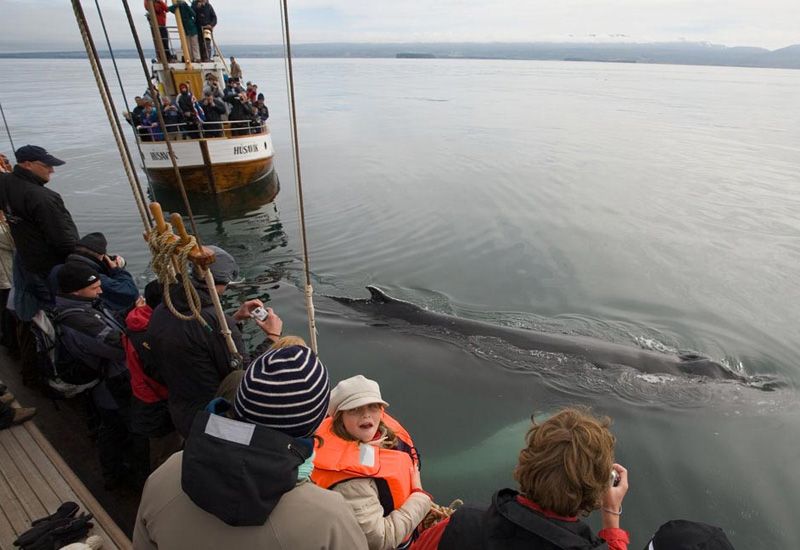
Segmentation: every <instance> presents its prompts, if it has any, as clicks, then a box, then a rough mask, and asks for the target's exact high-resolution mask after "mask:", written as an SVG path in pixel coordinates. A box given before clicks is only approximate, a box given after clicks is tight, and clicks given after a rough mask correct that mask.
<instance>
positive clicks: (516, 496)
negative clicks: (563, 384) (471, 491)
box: [411, 409, 629, 550]
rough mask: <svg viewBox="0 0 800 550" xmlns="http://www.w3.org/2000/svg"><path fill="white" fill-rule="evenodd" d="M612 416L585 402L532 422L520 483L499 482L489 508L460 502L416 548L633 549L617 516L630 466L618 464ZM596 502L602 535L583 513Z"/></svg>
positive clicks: (519, 465)
mask: <svg viewBox="0 0 800 550" xmlns="http://www.w3.org/2000/svg"><path fill="white" fill-rule="evenodd" d="M610 422H611V421H610V420H609V419H608V418H597V417H594V416H592V415H591V414H590V413H589V412H587V411H583V410H580V409H564V410H562V411H560V412H559V413H557V414H555V415H554V416H552V417H551V418H550V419H548V420H546V421H545V422H542V423H541V424H537V423H535V422H534V423H533V426H532V427H531V428H530V429H529V430H528V434H527V435H526V437H525V440H526V447H525V448H523V449H522V450H521V451H520V453H519V458H518V461H517V467H516V469H515V470H514V479H516V480H517V483H518V484H519V488H520V491H519V492H517V491H514V490H512V489H501V490H500V491H498V492H496V493H495V494H494V497H493V498H492V504H491V505H490V506H489V509H488V510H485V511H484V510H479V509H477V508H472V507H470V506H462V507H461V508H459V509H457V510H456V512H455V513H454V514H453V515H452V516H450V517H449V518H447V519H445V520H442V521H440V522H439V523H437V524H435V525H434V526H432V527H430V528H429V529H427V530H425V531H423V532H422V534H421V535H420V537H419V538H418V539H417V540H416V541H415V542H414V544H413V545H412V546H411V548H412V550H434V549H439V550H450V549H453V550H455V549H458V550H491V549H495V548H502V549H504V550H505V549H509V550H516V549H519V550H522V549H527V548H536V549H537V550H564V549H576V548H581V549H585V550H589V549H591V548H598V549H599V548H605V549H607V550H627V548H628V542H629V537H628V533H627V532H626V531H624V530H622V529H620V527H619V520H620V516H621V515H622V500H623V498H625V493H626V492H627V491H628V471H627V470H626V469H625V468H623V467H622V466H620V465H619V464H614V443H615V439H614V436H613V435H612V434H611V432H610V431H609V429H608V426H609V424H610ZM597 509H600V510H601V513H602V525H603V529H601V530H600V532H599V533H598V535H599V536H595V535H594V534H593V533H592V530H591V528H590V527H589V526H588V525H587V524H586V523H584V522H583V521H581V520H580V519H579V518H580V516H586V515H588V514H589V513H590V512H592V511H594V510H597Z"/></svg>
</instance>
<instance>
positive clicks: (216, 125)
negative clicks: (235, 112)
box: [201, 91, 225, 138]
mask: <svg viewBox="0 0 800 550" xmlns="http://www.w3.org/2000/svg"><path fill="white" fill-rule="evenodd" d="M201 107H202V109H203V113H205V118H206V119H205V121H204V122H203V137H207V138H208V137H221V136H222V115H224V114H225V104H224V103H222V101H221V100H219V99H217V98H216V97H214V96H213V94H212V92H210V91H207V92H205V95H204V96H203V102H202V103H201Z"/></svg>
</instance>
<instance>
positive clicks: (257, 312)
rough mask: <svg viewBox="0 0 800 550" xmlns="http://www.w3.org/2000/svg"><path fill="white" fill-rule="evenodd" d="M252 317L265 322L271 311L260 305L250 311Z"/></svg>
mask: <svg viewBox="0 0 800 550" xmlns="http://www.w3.org/2000/svg"><path fill="white" fill-rule="evenodd" d="M250 317H252V318H253V319H258V320H259V321H261V322H264V321H265V320H266V319H267V317H269V312H268V311H267V310H266V309H264V308H263V307H261V306H259V307H257V308H255V309H254V310H253V311H251V312H250Z"/></svg>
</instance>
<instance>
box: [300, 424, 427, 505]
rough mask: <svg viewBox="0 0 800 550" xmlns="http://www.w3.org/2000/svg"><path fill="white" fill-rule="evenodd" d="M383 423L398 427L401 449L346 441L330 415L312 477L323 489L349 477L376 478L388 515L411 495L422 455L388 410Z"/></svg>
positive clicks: (323, 426) (321, 432) (321, 433)
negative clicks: (414, 470)
mask: <svg viewBox="0 0 800 550" xmlns="http://www.w3.org/2000/svg"><path fill="white" fill-rule="evenodd" d="M383 423H384V424H386V426H388V427H389V428H391V429H392V431H394V433H395V435H396V436H397V438H398V440H399V441H398V446H399V449H382V448H380V447H377V446H375V445H367V444H363V443H361V442H359V441H346V440H344V439H342V438H340V437H339V436H337V435H336V434H335V433H333V417H330V416H329V417H328V418H326V419H325V420H324V421H323V422H322V424H321V425H320V427H319V428H318V429H317V433H316V435H318V436H319V437H321V438H322V440H323V444H322V446H320V445H319V443H317V444H316V449H315V452H316V455H315V456H314V470H313V472H312V473H311V479H312V480H313V481H314V483H316V484H317V485H319V486H320V487H322V488H323V489H331V488H333V487H334V486H335V485H337V484H339V483H342V482H343V481H347V480H349V479H354V478H359V477H366V478H372V479H374V480H375V481H376V484H377V486H378V498H379V499H380V502H381V506H383V514H384V516H386V515H388V514H389V513H390V512H392V511H393V510H395V509H396V508H399V507H400V506H402V505H403V503H404V502H405V501H406V499H407V498H408V497H409V496H410V495H411V472H412V469H413V467H414V465H415V464H417V465H419V459H418V457H417V453H416V449H415V448H414V442H413V441H412V440H411V436H410V435H408V432H407V431H406V429H405V428H403V426H401V425H400V423H399V422H398V421H397V420H395V419H394V418H392V417H391V416H389V415H388V414H386V413H385V412H384V413H383Z"/></svg>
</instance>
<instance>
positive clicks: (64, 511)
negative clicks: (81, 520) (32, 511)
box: [31, 500, 81, 527]
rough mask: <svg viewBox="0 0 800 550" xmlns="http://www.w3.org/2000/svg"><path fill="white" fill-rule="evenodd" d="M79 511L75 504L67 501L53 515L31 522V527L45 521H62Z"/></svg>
mask: <svg viewBox="0 0 800 550" xmlns="http://www.w3.org/2000/svg"><path fill="white" fill-rule="evenodd" d="M80 509H81V508H80V506H78V505H77V503H75V502H72V501H71V500H68V501H67V502H65V503H63V504H62V505H61V506H59V507H58V510H56V511H55V513H53V514H52V515H49V516H47V517H44V518H39V519H36V520H33V521H32V522H31V527H33V526H36V525H39V524H41V523H44V522H45V521H52V520H55V519H62V518H71V517H73V516H74V515H75V514H77V513H78V510H80Z"/></svg>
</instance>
